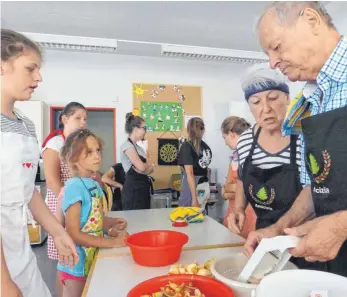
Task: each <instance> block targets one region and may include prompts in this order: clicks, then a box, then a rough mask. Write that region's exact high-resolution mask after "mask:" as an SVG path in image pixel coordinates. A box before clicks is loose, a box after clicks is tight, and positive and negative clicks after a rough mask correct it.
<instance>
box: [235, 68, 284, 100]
mask: <svg viewBox="0 0 347 297" xmlns="http://www.w3.org/2000/svg"><path fill="white" fill-rule="evenodd" d="M241 86H242V90H243V92H244V93H245V99H246V100H247V101H248V99H249V97H251V96H253V95H254V94H256V93H260V92H264V91H269V90H279V91H282V92H284V93H287V94H289V87H288V84H287V79H286V77H285V76H284V75H283V74H282V72H281V71H280V70H279V69H277V68H276V69H271V68H270V65H269V63H263V64H256V65H254V66H252V67H250V68H248V69H247V71H246V73H245V74H244V76H243V77H242V78H241Z"/></svg>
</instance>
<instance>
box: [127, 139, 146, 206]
mask: <svg viewBox="0 0 347 297" xmlns="http://www.w3.org/2000/svg"><path fill="white" fill-rule="evenodd" d="M128 141H129V142H130V143H131V144H132V145H133V146H134V148H135V151H136V153H137V154H138V156H139V157H140V159H141V161H142V162H144V163H146V158H144V157H142V156H140V155H139V153H138V152H137V149H136V146H135V145H134V143H133V142H132V141H131V139H128ZM122 207H123V210H135V209H150V208H151V195H150V182H149V178H148V176H147V175H146V174H140V173H137V172H136V171H135V170H134V169H133V167H130V169H129V170H128V172H127V173H126V174H125V182H124V186H123V191H122Z"/></svg>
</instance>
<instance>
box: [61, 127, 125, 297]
mask: <svg viewBox="0 0 347 297" xmlns="http://www.w3.org/2000/svg"><path fill="white" fill-rule="evenodd" d="M102 146H103V143H102V141H101V139H100V138H98V137H97V136H95V135H94V134H93V133H92V132H90V131H89V130H86V129H79V130H77V131H75V132H73V133H71V134H70V135H69V136H68V138H67V139H66V141H65V144H64V146H63V148H62V151H61V157H62V159H63V160H64V161H65V162H66V163H67V164H68V165H69V168H70V170H71V173H72V174H73V177H72V178H71V179H69V180H68V181H67V182H66V183H65V188H64V194H63V198H62V201H61V210H62V212H63V214H64V222H65V227H66V231H67V232H68V233H69V235H70V236H71V238H72V239H73V240H74V241H75V243H76V246H77V251H78V255H79V262H78V264H77V265H76V266H75V267H74V268H70V267H64V266H62V265H60V264H58V266H57V268H58V270H59V273H60V280H61V281H62V282H63V284H64V288H63V297H81V294H82V291H83V288H84V285H85V280H86V277H87V276H88V273H89V271H90V267H91V264H92V262H93V259H94V257H95V253H96V250H97V248H99V247H102V248H114V247H122V246H125V238H126V236H127V233H126V232H125V231H124V229H125V227H126V221H125V220H124V219H111V218H107V219H108V221H109V222H110V221H112V222H113V223H114V224H115V225H113V226H114V227H113V228H112V227H111V228H105V224H104V214H103V199H105V197H104V193H103V191H102V189H101V188H100V186H99V184H98V183H97V182H96V181H95V180H93V179H92V176H93V175H94V174H95V172H97V171H98V170H99V169H100V166H101V159H102V157H101V154H102ZM56 215H57V216H58V217H59V211H58V213H57V214H56ZM121 229H123V231H121ZM104 230H105V231H106V232H107V233H108V235H109V236H110V238H104V237H103V233H104Z"/></svg>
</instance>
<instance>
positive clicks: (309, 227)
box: [284, 212, 347, 262]
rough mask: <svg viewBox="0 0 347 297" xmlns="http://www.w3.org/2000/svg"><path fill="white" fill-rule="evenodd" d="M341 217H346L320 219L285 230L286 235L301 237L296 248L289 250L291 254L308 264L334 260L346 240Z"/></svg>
mask: <svg viewBox="0 0 347 297" xmlns="http://www.w3.org/2000/svg"><path fill="white" fill-rule="evenodd" d="M343 213H344V214H343ZM342 216H346V212H338V213H335V214H332V215H328V216H324V217H320V218H317V219H314V220H312V221H309V222H307V223H305V224H303V225H301V226H298V227H294V228H290V229H285V230H284V232H285V233H286V234H288V235H293V236H303V239H302V240H301V241H300V243H299V244H298V246H297V247H296V248H294V249H292V250H291V254H292V255H293V256H294V257H302V258H305V260H306V261H310V262H315V261H320V262H326V261H329V260H332V259H335V258H336V256H337V254H338V252H339V250H340V248H341V246H342V244H343V243H344V241H345V240H346V239H347V236H346V232H347V231H346V230H344V226H343V224H344V222H343V221H341V218H342ZM343 219H344V218H343Z"/></svg>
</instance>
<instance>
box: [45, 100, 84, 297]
mask: <svg viewBox="0 0 347 297" xmlns="http://www.w3.org/2000/svg"><path fill="white" fill-rule="evenodd" d="M59 120H60V127H59V128H60V129H59V130H54V131H52V132H51V133H50V134H49V135H48V136H47V138H46V139H45V141H44V142H43V144H42V158H43V165H44V171H45V178H46V184H47V195H46V203H47V205H48V208H49V210H50V211H51V212H52V213H53V214H54V213H55V212H56V209H57V196H58V194H59V192H60V190H61V189H62V187H63V186H64V183H65V182H66V181H67V180H68V179H69V178H70V177H71V175H70V172H69V168H68V166H67V164H66V163H65V162H63V161H62V160H61V158H60V150H61V148H62V147H63V145H64V142H65V139H66V137H68V136H69V135H70V134H71V132H73V131H75V130H77V129H82V128H85V127H86V125H87V110H86V108H85V107H84V106H83V105H82V104H80V103H78V102H70V103H69V104H67V105H66V106H65V107H64V109H63V111H62V112H61V114H60V118H59ZM47 248H48V253H47V254H48V258H49V259H51V260H54V261H57V262H58V260H59V257H58V252H57V249H56V247H55V244H54V241H53V238H52V236H51V235H48V240H47ZM56 290H57V297H61V295H62V290H63V287H62V285H61V282H60V280H59V275H58V274H57V278H56Z"/></svg>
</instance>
